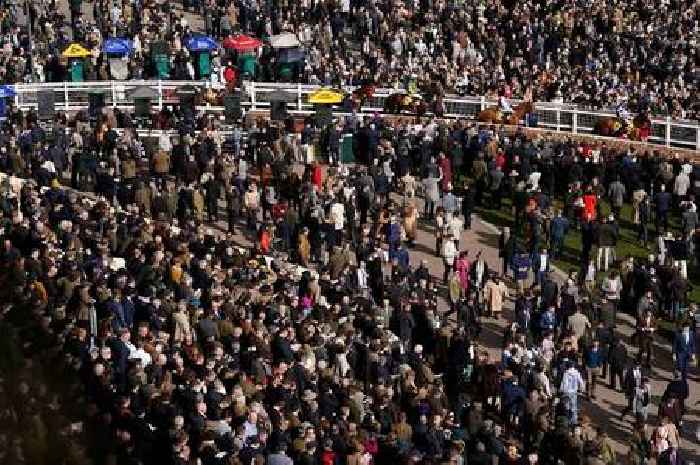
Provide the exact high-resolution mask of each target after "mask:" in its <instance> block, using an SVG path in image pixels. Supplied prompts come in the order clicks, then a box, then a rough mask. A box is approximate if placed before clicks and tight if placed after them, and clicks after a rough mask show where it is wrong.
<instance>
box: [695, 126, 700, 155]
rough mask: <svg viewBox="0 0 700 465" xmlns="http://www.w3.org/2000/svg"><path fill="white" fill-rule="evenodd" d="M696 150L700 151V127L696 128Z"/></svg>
mask: <svg viewBox="0 0 700 465" xmlns="http://www.w3.org/2000/svg"><path fill="white" fill-rule="evenodd" d="M695 150H698V151H700V127H698V128H697V129H696V130H695Z"/></svg>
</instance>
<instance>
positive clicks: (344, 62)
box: [0, 0, 699, 120]
mask: <svg viewBox="0 0 700 465" xmlns="http://www.w3.org/2000/svg"><path fill="white" fill-rule="evenodd" d="M20 11H24V14H23V15H20V14H19V12H20ZM0 14H1V15H2V17H3V20H2V22H1V30H0V32H1V33H2V38H3V42H4V46H3V54H2V58H0V63H2V67H1V69H0V77H2V81H3V82H5V83H13V82H28V81H40V82H52V81H62V80H66V79H69V70H68V68H69V63H67V61H66V60H65V59H62V58H61V53H62V52H63V51H64V50H65V49H66V47H67V46H68V45H69V44H70V43H72V42H77V43H80V44H82V45H84V46H85V47H87V48H88V49H89V50H91V51H92V52H93V55H92V57H90V58H89V59H87V60H86V66H85V68H86V69H85V76H84V78H85V79H86V80H98V79H99V80H103V79H110V78H111V74H110V66H112V65H110V63H109V59H108V58H109V56H108V54H106V53H101V50H102V45H103V43H104V41H105V40H106V39H107V38H114V37H119V38H126V39H129V40H132V41H133V52H132V53H131V54H130V55H129V56H128V57H127V58H125V61H126V66H127V67H128V77H129V78H131V79H146V78H165V77H169V78H172V79H178V80H186V79H200V78H203V79H207V78H211V79H213V80H215V81H218V82H233V83H235V82H237V81H238V80H241V79H251V78H252V79H256V80H258V81H268V82H269V81H272V82H277V81H281V80H283V81H294V82H303V83H317V84H323V85H326V86H360V85H362V84H367V83H371V84H373V85H376V86H379V87H403V88H408V89H416V90H420V91H421V92H423V93H425V94H427V95H442V94H444V93H455V92H460V93H466V94H469V95H486V96H489V97H495V96H504V97H505V98H508V99H510V98H522V97H523V96H524V95H525V93H526V92H527V90H528V89H531V90H532V92H533V97H534V99H535V100H536V101H553V102H565V103H576V104H579V105H581V106H582V107H584V108H591V109H611V108H615V107H619V106H624V107H626V108H627V109H629V111H632V112H645V111H646V110H649V111H651V113H653V114H655V115H668V116H671V117H673V118H681V119H689V120H694V119H697V114H698V108H699V107H698V97H697V83H698V78H699V76H698V55H697V52H696V50H697V47H698V45H699V44H698V43H697V37H698V27H699V26H698V6H697V3H696V2H693V1H691V0H663V1H652V0H638V1H631V0H614V1H608V2H592V1H575V2H564V1H556V2H545V1H536V0H532V1H526V2H515V1H485V2H465V1H461V0H449V1H447V0H405V1H396V0H394V1H387V0H381V1H371V2H370V1H366V0H341V1H334V0H333V1H331V0H327V1H315V0H308V1H302V2H287V1H262V0H236V1H232V2H222V1H212V0H207V1H199V0H195V1H186V2H185V3H184V5H183V8H180V6H179V5H176V6H175V7H173V6H172V4H171V3H168V2H160V1H150V0H148V1H142V0H139V1H136V2H131V1H123V2H120V1H118V0H115V1H105V0H100V1H95V2H94V3H92V5H90V6H88V5H86V4H83V2H82V1H81V0H70V1H69V2H68V7H66V5H65V2H62V1H58V2H57V1H55V0H53V1H46V0H41V1H32V2H25V3H21V2H20V3H13V2H4V3H3V4H2V6H0ZM20 18H24V19H25V20H20ZM27 18H30V21H29V22H30V23H31V35H30V34H29V32H30V28H29V27H28V25H29V24H28V22H27V21H26V19H27ZM195 23H196V24H197V26H196V27H195V26H194V24H195ZM195 32H197V33H205V34H207V35H209V36H210V37H212V38H213V39H215V40H216V41H218V44H219V47H218V48H216V49H215V50H213V51H212V56H211V68H210V69H209V68H208V69H207V71H206V75H200V72H199V71H198V69H197V60H198V59H199V58H198V54H197V53H194V52H191V51H190V50H188V49H187V40H188V38H189V37H191V36H192V35H193V34H194V33H195ZM283 32H289V33H292V34H295V35H296V36H297V37H298V38H299V40H300V41H301V45H302V48H303V54H302V55H301V56H302V57H303V58H300V59H299V60H297V59H294V60H293V65H294V66H291V67H289V66H283V65H284V64H290V63H289V62H288V61H291V60H286V59H285V58H282V55H280V54H279V53H278V52H279V51H278V50H275V49H273V48H271V47H269V45H266V46H264V47H262V48H260V49H258V50H257V51H255V54H256V55H257V66H256V67H255V68H254V69H252V70H250V69H243V68H242V67H241V65H240V61H239V60H238V54H237V52H235V51H232V50H230V49H225V48H223V46H222V44H223V43H224V40H225V39H226V38H227V37H229V36H231V35H234V34H238V33H245V34H249V35H251V36H254V37H258V38H260V39H262V40H267V39H269V38H270V37H271V36H273V35H275V34H280V33H283ZM30 51H31V53H29V52H30ZM163 53H165V54H167V61H168V63H169V65H168V67H169V71H168V72H167V73H165V74H159V71H158V69H157V66H156V55H158V54H163ZM32 59H33V63H32V64H30V61H31V60H32ZM290 70H291V71H290ZM210 74H211V75H210Z"/></svg>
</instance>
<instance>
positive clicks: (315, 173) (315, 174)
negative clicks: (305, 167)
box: [311, 163, 323, 191]
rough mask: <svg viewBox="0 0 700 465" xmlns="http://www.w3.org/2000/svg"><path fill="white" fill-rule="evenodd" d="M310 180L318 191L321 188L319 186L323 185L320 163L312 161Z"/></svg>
mask: <svg viewBox="0 0 700 465" xmlns="http://www.w3.org/2000/svg"><path fill="white" fill-rule="evenodd" d="M311 182H312V183H313V184H314V185H315V186H316V187H317V188H318V190H319V191H320V190H321V187H323V172H322V170H321V165H319V164H318V163H314V164H313V166H312V167H311Z"/></svg>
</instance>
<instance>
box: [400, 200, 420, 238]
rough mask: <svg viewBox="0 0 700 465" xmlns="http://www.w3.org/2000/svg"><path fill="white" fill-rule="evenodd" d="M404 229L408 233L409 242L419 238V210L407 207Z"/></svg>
mask: <svg viewBox="0 0 700 465" xmlns="http://www.w3.org/2000/svg"><path fill="white" fill-rule="evenodd" d="M403 229H404V231H406V239H407V240H409V241H414V240H416V237H417V236H418V209H417V208H416V207H415V206H413V205H409V206H407V207H406V209H405V210H404V217H403Z"/></svg>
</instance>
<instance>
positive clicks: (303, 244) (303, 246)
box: [298, 234, 311, 266]
mask: <svg viewBox="0 0 700 465" xmlns="http://www.w3.org/2000/svg"><path fill="white" fill-rule="evenodd" d="M298 249H299V250H298V252H299V261H300V262H301V264H302V265H304V266H307V265H308V264H309V260H310V259H311V244H309V238H308V236H307V235H306V234H302V235H300V236H299V247H298Z"/></svg>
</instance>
